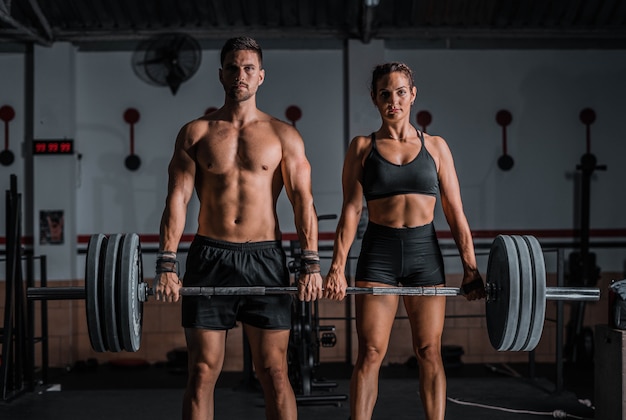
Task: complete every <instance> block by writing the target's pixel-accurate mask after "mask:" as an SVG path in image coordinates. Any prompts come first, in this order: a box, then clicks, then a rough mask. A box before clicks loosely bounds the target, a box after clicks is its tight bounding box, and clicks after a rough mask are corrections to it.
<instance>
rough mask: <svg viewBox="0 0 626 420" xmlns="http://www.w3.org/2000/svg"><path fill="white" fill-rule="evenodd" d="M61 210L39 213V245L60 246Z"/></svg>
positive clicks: (62, 236)
mask: <svg viewBox="0 0 626 420" xmlns="http://www.w3.org/2000/svg"><path fill="white" fill-rule="evenodd" d="M63 218H64V215H63V210H41V211H39V244H40V245H61V244H63V242H64V235H63V221H64V219H63Z"/></svg>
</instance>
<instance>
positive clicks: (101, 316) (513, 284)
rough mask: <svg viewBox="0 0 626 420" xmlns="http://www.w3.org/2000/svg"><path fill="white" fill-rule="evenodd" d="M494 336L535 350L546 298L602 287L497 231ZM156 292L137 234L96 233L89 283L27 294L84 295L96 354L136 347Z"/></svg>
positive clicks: (490, 283)
mask: <svg viewBox="0 0 626 420" xmlns="http://www.w3.org/2000/svg"><path fill="white" fill-rule="evenodd" d="M486 283H487V284H486V292H487V299H486V318H487V329H488V332H489V339H490V341H491V344H492V346H493V347H494V348H495V349H496V350H499V351H531V350H533V349H534V348H535V346H536V345H537V343H538V342H539V338H540V337H541V333H542V331H543V323H544V315H545V305H546V302H545V301H546V300H568V301H597V300H599V299H600V290H599V289H598V288H584V287H546V271H545V263H544V259H543V254H542V251H541V247H540V245H539V242H538V241H537V239H536V238H534V237H532V236H528V235H525V236H519V235H499V236H497V237H496V238H495V240H494V241H493V243H492V246H491V251H490V253H489V261H488V269H487V278H486ZM296 293H297V287H295V286H286V287H263V286H252V287H183V288H181V289H180V294H181V295H182V296H205V297H207V298H210V297H211V296H234V295H278V294H296ZM347 293H348V294H354V295H356V294H371V295H403V296H405V295H410V296H450V297H451V296H461V295H463V292H462V290H461V289H459V288H453V287H397V288H395V287H349V288H348V290H347ZM153 294H154V290H153V289H152V288H150V287H149V286H148V284H147V283H146V282H144V281H143V264H142V258H141V246H140V242H139V237H138V235H137V234H135V233H129V234H114V235H110V236H109V237H108V238H106V236H105V235H102V234H97V235H94V236H92V238H91V240H90V241H89V246H88V249H87V259H86V269H85V287H84V288H81V287H57V288H45V287H44V288H42V287H31V288H28V289H27V297H28V298H29V299H34V300H37V299H86V305H85V308H86V312H87V320H88V322H87V325H88V329H89V337H90V340H91V342H92V346H93V348H94V350H96V351H100V352H102V351H112V352H117V351H121V350H126V351H130V352H133V351H137V350H138V349H139V345H140V341H141V323H142V319H143V302H145V301H146V300H147V299H148V297H149V296H150V295H153Z"/></svg>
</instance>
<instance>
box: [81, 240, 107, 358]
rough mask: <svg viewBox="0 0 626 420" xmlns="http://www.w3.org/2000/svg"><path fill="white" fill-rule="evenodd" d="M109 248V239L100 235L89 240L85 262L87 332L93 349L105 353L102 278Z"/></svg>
mask: <svg viewBox="0 0 626 420" xmlns="http://www.w3.org/2000/svg"><path fill="white" fill-rule="evenodd" d="M106 248H107V237H106V236H104V235H103V234H101V233H99V234H96V235H92V236H91V238H89V244H88V245H87V259H86V262H85V310H86V312H87V330H88V332H89V341H90V342H91V347H92V348H93V349H94V350H95V351H97V352H105V351H106V350H107V346H106V344H105V340H104V334H105V332H104V329H103V328H104V323H105V320H104V317H103V311H101V310H100V308H101V307H102V276H103V274H104V273H103V271H104V264H103V263H104V260H105V255H106Z"/></svg>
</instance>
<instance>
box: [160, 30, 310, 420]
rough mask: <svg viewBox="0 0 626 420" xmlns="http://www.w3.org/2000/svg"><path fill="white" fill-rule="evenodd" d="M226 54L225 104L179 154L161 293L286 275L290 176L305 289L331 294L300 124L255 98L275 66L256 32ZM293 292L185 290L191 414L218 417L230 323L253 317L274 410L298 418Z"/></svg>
mask: <svg viewBox="0 0 626 420" xmlns="http://www.w3.org/2000/svg"><path fill="white" fill-rule="evenodd" d="M221 65H222V68H221V69H220V70H219V79H220V82H221V83H222V85H223V86H224V92H225V99H224V105H223V106H222V107H221V108H220V109H218V110H216V111H214V112H212V113H210V114H208V115H206V116H204V117H202V118H199V119H197V120H194V121H191V122H189V123H187V124H186V125H185V126H183V127H182V129H181V130H180V132H179V134H178V137H177V139H176V145H175V150H174V155H173V157H172V160H171V162H170V164H169V170H168V171H169V185H168V195H167V200H166V205H165V210H164V212H163V217H162V220H161V237H160V238H161V239H160V246H159V253H158V255H157V268H156V271H157V275H156V277H155V280H154V281H155V287H154V289H155V292H156V297H157V300H163V301H167V302H175V301H178V299H179V288H180V287H181V286H185V287H187V286H208V285H211V286H254V285H256V286H259V285H261V286H269V287H272V286H287V285H288V284H289V272H288V270H287V267H286V256H285V253H284V251H283V248H282V246H281V231H280V227H279V225H278V216H277V213H276V202H277V200H278V196H279V194H280V192H281V190H282V189H283V187H284V188H285V191H286V193H287V197H288V198H289V200H290V202H291V204H292V206H293V210H294V217H295V226H296V230H297V233H298V238H299V240H300V244H301V249H302V250H303V251H302V257H303V263H302V266H301V270H300V272H301V274H300V276H299V280H298V298H299V299H300V300H305V301H310V300H314V299H317V298H320V297H321V296H322V278H321V276H320V274H319V271H320V270H319V257H318V256H317V249H318V248H317V239H318V237H317V234H318V230H317V229H318V228H317V214H316V211H315V207H314V204H313V196H312V193H311V176H310V175H311V168H310V165H309V162H308V160H307V158H306V156H305V153H304V143H303V141H302V138H301V137H300V135H299V133H298V132H297V131H296V129H295V128H294V127H293V126H291V125H289V124H287V123H284V122H282V121H279V120H277V119H275V118H273V117H272V116H270V115H268V114H266V113H264V112H261V111H260V110H259V109H257V107H256V93H257V89H258V88H259V86H260V85H261V84H262V83H263V80H264V77H265V71H264V70H263V67H262V66H263V56H262V51H261V48H260V47H259V45H258V44H257V42H256V41H255V40H253V39H251V38H248V37H239V38H233V39H229V40H228V41H226V43H225V44H224V46H223V48H222V52H221ZM194 189H195V191H196V194H197V196H198V199H199V201H200V210H199V215H198V231H197V233H196V236H195V238H194V240H193V242H192V244H191V246H190V249H189V254H188V256H187V264H186V273H185V276H184V279H183V281H182V284H181V282H180V280H179V277H178V274H177V272H176V271H177V263H176V250H177V248H178V245H179V241H180V238H181V235H182V234H183V230H184V227H185V217H186V212H187V205H188V203H189V200H190V199H191V197H192V194H193V191H194ZM291 300H292V298H291V297H290V296H289V295H273V296H213V297H212V298H211V299H207V298H206V297H191V296H185V297H183V302H182V324H183V327H184V328H185V337H186V340H187V349H188V357H189V363H188V368H189V379H188V383H187V389H186V391H185V395H184V400H183V418H184V419H203V420H206V419H213V417H214V395H213V394H214V390H215V384H216V382H217V379H218V376H219V374H220V372H221V369H222V365H223V361H224V353H225V345H226V334H227V331H228V330H229V329H231V328H233V327H234V326H235V323H236V321H240V322H241V323H242V325H243V328H244V332H245V334H246V335H247V338H248V340H249V343H250V348H251V353H252V360H253V363H254V366H255V372H256V375H257V377H258V379H259V382H260V384H261V387H262V388H263V394H264V398H265V407H266V408H265V413H266V417H267V418H268V419H295V418H296V417H297V407H296V400H295V395H294V392H293V389H292V387H291V384H290V383H289V377H288V369H287V347H288V342H289V330H290V328H291Z"/></svg>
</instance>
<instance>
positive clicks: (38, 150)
mask: <svg viewBox="0 0 626 420" xmlns="http://www.w3.org/2000/svg"><path fill="white" fill-rule="evenodd" d="M73 153H74V140H33V154H34V155H71V154H73Z"/></svg>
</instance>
